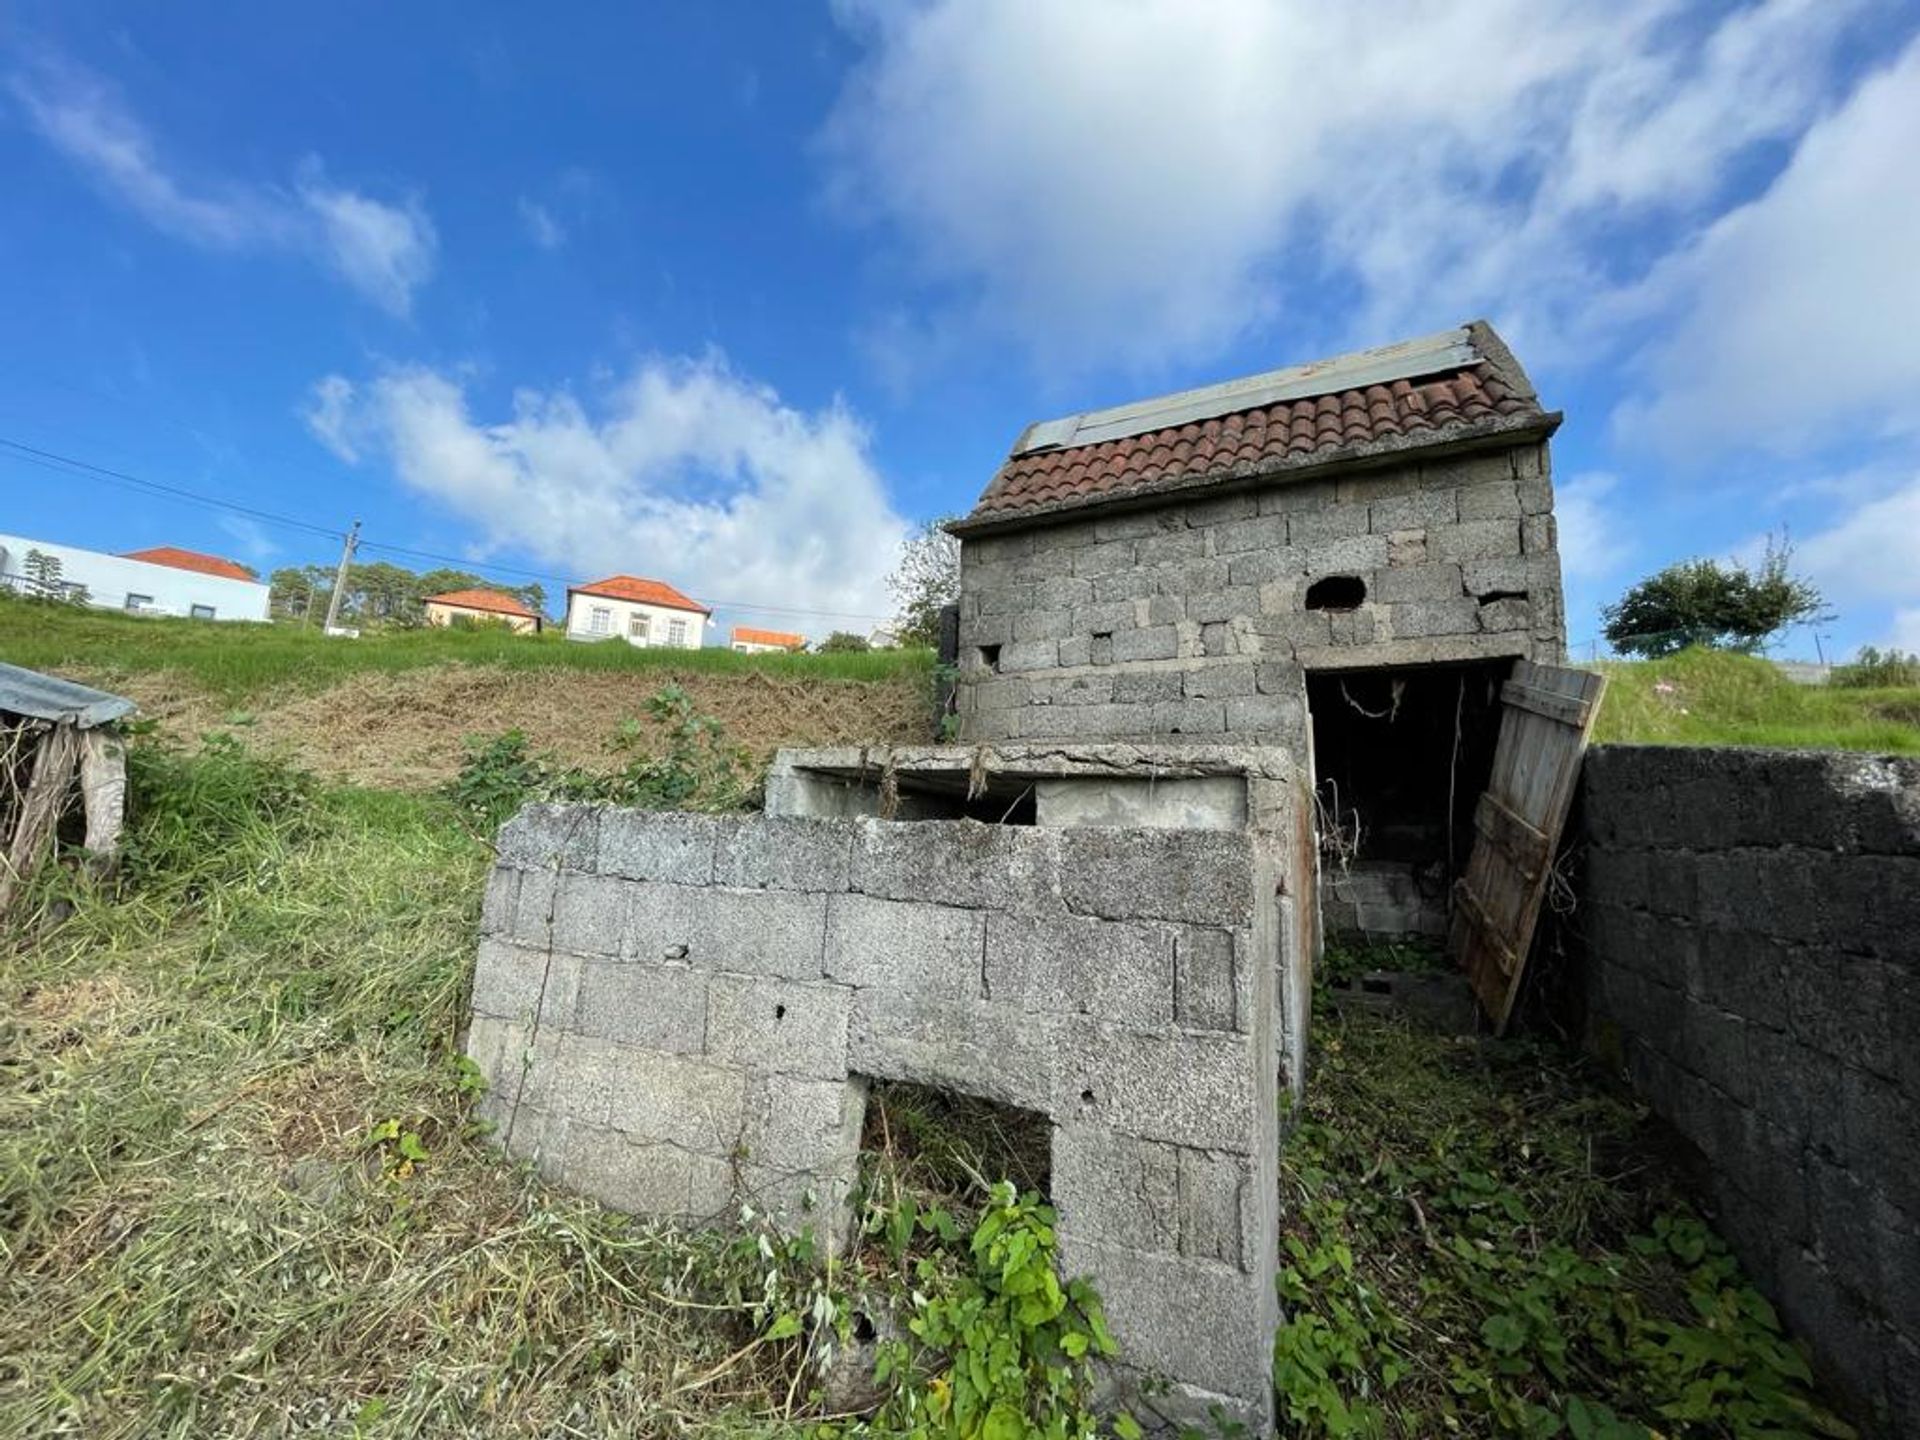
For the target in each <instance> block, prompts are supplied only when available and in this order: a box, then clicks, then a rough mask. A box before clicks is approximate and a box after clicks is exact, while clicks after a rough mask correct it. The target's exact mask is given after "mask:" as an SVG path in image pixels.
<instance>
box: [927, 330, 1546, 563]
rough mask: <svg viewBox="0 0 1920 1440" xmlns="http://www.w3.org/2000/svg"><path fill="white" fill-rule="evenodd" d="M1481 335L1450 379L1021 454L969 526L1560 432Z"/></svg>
mask: <svg viewBox="0 0 1920 1440" xmlns="http://www.w3.org/2000/svg"><path fill="white" fill-rule="evenodd" d="M1470 333H1471V334H1472V336H1473V338H1474V340H1475V341H1476V342H1478V344H1479V346H1480V347H1481V348H1480V350H1479V351H1478V353H1477V355H1476V358H1474V359H1473V360H1472V361H1471V362H1469V363H1464V364H1458V363H1457V364H1454V365H1452V366H1451V367H1450V368H1448V369H1446V370H1444V371H1442V372H1441V373H1437V374H1427V375H1413V376H1409V377H1407V378H1401V379H1394V380H1391V381H1383V382H1381V383H1376V384H1367V385H1363V386H1360V387H1358V388H1353V389H1336V390H1333V391H1330V392H1328V393H1326V394H1321V395H1308V396H1302V397H1299V398H1290V399H1284V400H1280V401H1278V402H1276V403H1273V404H1269V405H1261V406H1256V407H1254V408H1250V409H1244V410H1238V411H1233V412H1231V413H1226V414H1218V415H1214V416H1211V417H1209V418H1206V419H1202V420H1195V421H1191V422H1189V423H1186V424H1182V425H1177V426H1171V427H1168V428H1164V429H1151V430H1146V431H1143V432H1141V433H1138V434H1131V435H1123V436H1120V437H1118V438H1112V439H1102V440H1100V441H1098V442H1097V443H1093V444H1085V445H1071V444H1068V445H1064V446H1055V447H1053V448H1040V449H1030V450H1027V451H1025V452H1024V453H1022V452H1021V451H1020V450H1018V449H1016V452H1015V453H1014V454H1013V455H1012V456H1010V457H1009V458H1008V459H1007V461H1006V463H1005V464H1003V465H1002V466H1001V467H1000V471H999V473H998V474H997V475H995V476H994V477H993V480H992V482H991V483H990V484H989V485H988V486H987V488H986V490H985V492H984V493H983V494H982V495H981V496H980V500H979V503H978V504H977V505H975V506H974V509H973V512H972V514H970V515H968V516H967V517H966V519H965V520H964V521H962V522H960V526H959V528H961V529H966V528H970V527H972V526H974V525H979V524H990V523H992V522H994V521H999V520H1004V519H1014V518H1018V517H1020V516H1023V515H1026V514H1029V513H1031V514H1035V515H1040V514H1046V513H1048V512H1051V511H1055V510H1068V509H1078V508H1080V507H1083V506H1087V505H1095V504H1099V503H1102V502H1104V501H1109V500H1115V499H1121V498H1125V497H1129V496H1133V495H1145V494H1153V493H1155V492H1158V491H1163V490H1178V489H1186V488H1188V487H1190V486H1195V485H1206V484H1214V483H1218V482H1220V481H1224V480H1232V479H1246V478H1250V477H1253V476H1257V475H1262V474H1266V473H1269V472H1282V471H1286V470H1292V469H1305V468H1308V467H1314V466H1320V465H1325V464H1330V463H1334V462H1337V461H1340V460H1346V459H1355V458H1360V457H1362V456H1371V455H1379V454H1383V453H1389V452H1393V451H1399V450H1417V449H1422V448H1426V447H1428V446H1432V445H1437V444H1442V443H1448V442H1453V441H1458V440H1462V439H1467V438H1471V437H1473V436H1477V435H1481V434H1493V433H1497V432H1501V431H1508V430H1520V429H1527V428H1531V427H1532V426H1535V425H1541V424H1544V425H1549V426H1550V425H1552V424H1555V423H1557V421H1558V416H1557V415H1548V414H1547V413H1546V412H1545V411H1543V410H1542V409H1541V408H1540V403H1539V400H1538V398H1537V397H1536V396H1535V395H1534V393H1533V387H1532V385H1531V384H1530V383H1528V381H1527V378H1526V375H1525V373H1524V372H1522V371H1521V370H1520V369H1519V366H1518V364H1517V363H1515V362H1514V361H1513V360H1512V357H1511V355H1509V354H1508V353H1507V351H1506V347H1505V346H1504V345H1502V344H1500V342H1499V339H1498V337H1497V336H1494V335H1493V334H1492V332H1491V331H1490V330H1488V329H1487V328H1486V327H1485V326H1484V325H1479V324H1476V325H1475V326H1473V327H1471V332H1470ZM1325 363H1326V364H1327V365H1328V366H1330V367H1331V366H1335V365H1337V364H1338V363H1339V362H1325ZM1306 368H1308V369H1311V368H1312V367H1306ZM1023 438H1024V437H1023Z"/></svg>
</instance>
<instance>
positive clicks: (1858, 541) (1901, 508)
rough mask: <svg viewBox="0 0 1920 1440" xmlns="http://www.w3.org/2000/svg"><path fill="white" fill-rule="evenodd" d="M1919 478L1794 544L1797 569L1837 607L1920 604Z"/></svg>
mask: <svg viewBox="0 0 1920 1440" xmlns="http://www.w3.org/2000/svg"><path fill="white" fill-rule="evenodd" d="M1916 556H1920V475H1916V476H1914V477H1913V478H1911V479H1909V480H1908V481H1907V482H1906V483H1905V484H1903V485H1901V486H1899V487H1897V488H1896V489H1893V490H1891V491H1889V492H1887V493H1886V494H1884V495H1881V496H1879V497H1877V498H1875V499H1872V500H1869V501H1866V502H1865V503H1864V504H1861V505H1858V506H1856V507H1855V508H1853V509H1852V510H1850V511H1848V512H1847V513H1846V514H1844V515H1843V516H1841V517H1840V519H1838V520H1837V521H1835V522H1834V523H1833V524H1832V525H1830V526H1828V527H1827V528H1825V529H1822V530H1818V531H1816V532H1814V533H1813V534H1811V535H1809V536H1807V537H1806V538H1805V539H1802V540H1798V541H1796V542H1795V544H1794V564H1795V568H1796V569H1798V570H1803V571H1805V573H1806V574H1808V575H1809V576H1811V577H1812V578H1813V580H1814V582H1815V583H1816V584H1818V585H1819V587H1820V590H1821V593H1822V594H1824V595H1825V596H1826V597H1827V598H1828V599H1829V600H1831V601H1834V602H1835V603H1836V604H1839V605H1841V606H1845V605H1847V604H1849V603H1851V604H1855V605H1860V604H1868V605H1871V604H1885V603H1887V602H1894V603H1895V604H1900V603H1903V602H1904V603H1905V604H1906V605H1908V606H1915V605H1920V566H1916V565H1915V563H1914V558H1915V557H1916Z"/></svg>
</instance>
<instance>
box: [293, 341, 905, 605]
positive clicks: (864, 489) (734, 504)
mask: <svg viewBox="0 0 1920 1440" xmlns="http://www.w3.org/2000/svg"><path fill="white" fill-rule="evenodd" d="M306 414H307V419H308V423H309V426H310V427H311V428H312V430H313V432H314V434H315V435H316V436H317V437H318V438H319V439H320V441H321V442H322V443H323V444H325V445H327V446H328V448H329V449H332V450H333V451H334V453H335V454H338V455H343V456H354V455H366V454H369V453H371V451H372V449H373V448H374V447H378V450H379V452H380V453H381V455H382V456H383V458H385V459H386V460H387V461H388V462H390V463H391V465H392V466H393V469H394V471H395V473H396V474H398V475H399V477H400V478H401V479H402V480H403V481H404V482H405V483H406V484H407V485H409V486H411V487H412V488H413V489H415V490H416V491H419V492H420V493H421V494H424V495H427V496H430V497H432V498H433V499H435V500H437V501H439V502H440V503H442V504H444V505H445V506H447V507H448V508H449V509H451V510H453V511H454V512H456V513H457V514H459V515H461V516H462V517H463V518H465V519H467V520H468V521H470V522H472V523H473V524H474V525H475V526H477V527H478V528H479V530H480V531H481V533H482V536H483V537H484V538H483V541H482V558H483V557H484V554H486V553H492V552H495V551H499V550H502V549H507V548H511V549H513V550H515V551H520V552H525V553H530V554H533V555H535V556H538V557H539V558H540V559H541V560H542V561H543V562H545V563H548V564H551V565H553V566H555V567H557V568H559V569H561V570H564V571H565V572H567V573H569V574H573V575H578V576H580V577H582V578H592V577H594V576H597V575H602V574H614V573H629V574H640V575H651V576H655V577H658V578H661V579H665V580H669V581H671V582H672V583H674V584H676V585H678V586H680V587H681V588H682V589H684V590H686V591H687V592H688V593H690V594H692V595H693V596H695V597H696V598H698V599H702V600H705V601H706V602H707V603H709V604H716V605H724V606H725V607H726V608H730V609H734V610H740V611H746V612H752V611H754V610H755V609H759V608H763V607H764V608H765V610H766V611H767V613H769V614H771V613H775V612H777V611H780V610H796V609H797V610H809V611H816V612H831V613H832V615H834V616H839V617H843V618H842V619H841V621H840V623H841V624H843V625H844V624H845V623H846V622H847V621H848V620H853V619H857V618H865V617H882V616H885V615H888V614H890V613H891V611H892V606H891V604H890V602H889V600H888V597H887V592H886V586H885V577H886V576H887V574H888V573H889V572H890V571H891V570H892V568H893V566H894V563H895V561H896V559H897V557H898V553H899V548H900V544H901V541H902V540H903V538H904V537H905V535H906V533H907V526H906V523H905V522H904V521H903V520H902V519H901V517H900V516H899V515H898V514H896V513H895V511H894V509H893V507H892V505H891V503H890V502H889V500H888V498H887V492H886V487H885V484H884V482H883V481H882V479H881V476H880V474H879V472H878V470H877V469H876V468H875V466H874V463H873V460H872V457H871V454H870V451H869V442H868V436H867V434H866V431H865V430H864V429H863V428H862V426H861V425H860V423H859V421H858V420H857V419H856V418H855V417H854V416H853V415H852V414H851V413H850V412H849V411H848V410H847V409H846V408H845V407H844V406H843V405H840V404H838V403H836V404H834V405H831V406H828V407H826V408H824V409H821V410H817V411H812V412H806V411H801V410H798V409H795V408H793V407H792V406H789V405H786V404H784V403H783V402H782V401H781V399H780V397H779V396H778V395H777V394H775V393H774V391H773V390H771V389H769V388H768V387H766V386H764V385H759V384H756V383H754V382H752V381H751V380H748V379H746V378H745V377H743V376H740V375H738V374H736V373H735V372H734V371H733V370H731V369H730V368H729V367H728V366H727V364H726V362H725V361H724V360H723V359H721V358H720V357H718V356H708V357H705V358H702V359H678V360H665V359H653V360H648V361H645V362H643V363H641V364H640V365H639V366H637V367H636V369H635V370H634V371H633V373H632V374H631V375H630V376H629V377H628V378H627V379H626V380H625V381H624V382H622V383H620V384H619V385H617V386H616V387H614V388H613V389H611V390H610V391H609V392H607V393H606V394H605V395H604V396H603V397H601V398H600V400H599V401H598V403H596V404H595V405H593V406H591V407H590V406H588V405H586V404H583V403H582V402H581V401H580V400H579V399H577V398H576V397H574V396H573V395H572V394H569V393H567V392H565V391H538V390H530V389H529V390H521V391H519V392H518V393H516V394H515V395H514V397H513V401H512V405H511V409H510V412H509V413H508V414H507V415H506V416H504V417H502V418H498V419H487V418H482V417H479V416H476V414H475V413H474V406H473V404H472V402H471V401H470V399H469V396H468V394H467V392H466V388H465V386H464V385H463V384H462V382H461V380H460V379H459V378H457V377H455V376H451V375H448V374H445V373H442V372H440V371H437V370H433V369H430V368H427V367H424V366H412V367H407V368H402V369H396V370H393V371H389V372H387V373H385V374H383V375H380V376H378V377H376V378H375V379H373V380H371V381H368V382H366V383H365V384H361V385H356V384H354V383H353V382H352V381H349V380H347V379H346V378H345V377H343V376H338V375H331V376H328V377H326V378H325V379H324V380H322V381H320V382H319V383H318V384H317V385H316V386H315V387H314V391H313V395H312V397H311V401H310V404H309V406H308V409H307V412H306ZM796 623H799V624H802V628H817V629H820V630H822V631H824V630H827V629H831V628H834V624H835V622H834V620H832V619H830V618H826V617H825V616H824V614H823V616H822V618H820V619H819V620H818V621H817V622H816V623H815V624H813V625H811V626H807V625H805V624H804V622H796Z"/></svg>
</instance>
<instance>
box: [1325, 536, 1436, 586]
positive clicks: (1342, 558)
mask: <svg viewBox="0 0 1920 1440" xmlns="http://www.w3.org/2000/svg"><path fill="white" fill-rule="evenodd" d="M1294 543H1295V544H1296V545H1297V544H1299V542H1298V541H1295V542H1294ZM1389 551H1390V547H1389V545H1388V542H1387V537H1386V536H1385V535H1352V536H1349V537H1347V538H1346V539H1344V540H1322V541H1319V542H1318V543H1316V544H1314V545H1313V546H1312V548H1311V549H1310V550H1309V551H1308V554H1307V573H1308V574H1309V575H1313V576H1320V575H1347V574H1354V573H1356V572H1358V573H1363V574H1364V573H1365V572H1367V571H1369V570H1381V569H1384V568H1386V564H1387V556H1388V554H1389ZM1448 558H1451V557H1448Z"/></svg>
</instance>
